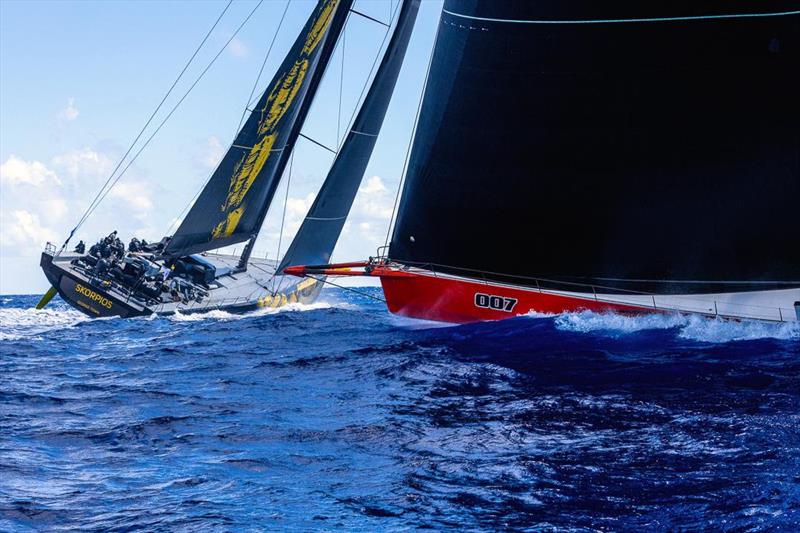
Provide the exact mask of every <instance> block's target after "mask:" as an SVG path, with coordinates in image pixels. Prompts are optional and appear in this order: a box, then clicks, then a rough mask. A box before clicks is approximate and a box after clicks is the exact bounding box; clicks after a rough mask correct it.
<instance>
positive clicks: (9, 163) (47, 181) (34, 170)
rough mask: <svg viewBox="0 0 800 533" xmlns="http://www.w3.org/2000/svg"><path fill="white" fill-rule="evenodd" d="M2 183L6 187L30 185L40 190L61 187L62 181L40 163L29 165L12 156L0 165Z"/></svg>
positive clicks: (32, 162)
mask: <svg viewBox="0 0 800 533" xmlns="http://www.w3.org/2000/svg"><path fill="white" fill-rule="evenodd" d="M0 183H2V184H3V185H5V186H6V187H17V186H20V185H30V186H32V187H37V188H38V187H42V186H44V185H51V184H55V185H60V184H61V180H59V179H58V176H57V175H56V173H55V172H53V171H52V170H50V169H48V168H47V167H46V166H45V165H44V164H42V163H40V162H39V161H31V162H30V163H29V162H27V161H24V160H22V159H20V158H19V157H17V156H15V155H13V154H12V155H11V156H9V158H8V159H7V160H6V162H5V163H3V164H2V165H0Z"/></svg>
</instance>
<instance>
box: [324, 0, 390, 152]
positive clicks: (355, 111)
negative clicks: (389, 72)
mask: <svg viewBox="0 0 800 533" xmlns="http://www.w3.org/2000/svg"><path fill="white" fill-rule="evenodd" d="M399 7H400V4H399V3H398V4H397V8H395V11H394V14H395V15H397V13H398V11H399ZM392 21H394V15H392V16H391V17H390V18H389V26H387V27H386V31H385V32H384V33H383V40H382V41H381V45H380V46H379V47H378V51H377V52H376V53H375V59H373V60H372V66H371V67H370V69H369V74H367V79H366V81H365V82H364V85H363V86H362V87H361V94H359V95H358V100H357V101H356V106H355V108H354V109H353V112H352V113H351V115H350V120H349V121H348V122H347V124H348V129H347V131H348V132H350V130H351V129H352V127H353V124H354V123H355V119H356V115H357V114H358V110H359V108H360V107H361V104H362V103H363V102H362V100H363V98H364V95H365V94H366V92H367V88H368V87H369V86H370V83H369V82H370V79H371V78H372V73H373V72H375V67H376V66H378V60H379V59H380V58H381V50H383V46H384V45H385V44H386V39H387V38H388V37H389V29H390V28H391V23H392ZM356 133H360V132H356ZM345 140H347V135H345V136H343V137H342V144H341V145H340V146H339V147H338V148H339V149H340V150H341V148H342V145H344V141H345ZM331 165H332V163H331Z"/></svg>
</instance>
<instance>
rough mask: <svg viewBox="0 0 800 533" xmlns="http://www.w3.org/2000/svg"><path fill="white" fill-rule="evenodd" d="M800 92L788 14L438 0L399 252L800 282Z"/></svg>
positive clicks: (729, 283) (567, 270)
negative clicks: (439, 6)
mask: <svg viewBox="0 0 800 533" xmlns="http://www.w3.org/2000/svg"><path fill="white" fill-rule="evenodd" d="M798 95H800V3H798V2H796V1H795V2H786V1H774V2H743V1H736V0H734V1H724V2H723V1H685V0H680V1H670V2H660V1H656V2H641V1H635V2H634V1H610V2H591V1H588V0H587V1H580V0H575V1H573V0H558V1H543V2H530V1H527V0H519V1H494V0H493V1H481V2H479V1H474V0H472V1H470V0H445V4H444V11H443V13H442V17H441V21H440V27H439V33H438V36H437V41H436V44H435V49H434V55H433V59H432V64H431V70H430V74H429V79H428V82H427V86H426V90H425V94H424V102H423V105H422V109H421V113H420V117H419V122H418V125H417V129H416V135H415V140H414V144H413V148H412V155H411V159H410V161H409V169H408V172H407V176H406V181H405V184H404V188H403V196H402V202H401V205H400V208H399V213H398V216H397V219H396V223H395V229H394V232H393V235H392V241H391V247H390V252H389V255H390V257H391V258H392V259H394V260H397V261H399V262H401V263H402V262H405V263H412V264H429V263H431V264H437V265H440V266H438V267H436V268H437V269H439V270H444V271H448V272H451V273H455V274H463V275H468V276H472V275H479V276H485V277H487V278H489V279H494V280H499V281H515V282H519V283H532V282H526V281H525V280H522V279H519V278H515V277H512V276H530V277H540V278H545V279H552V280H557V281H561V282H579V283H583V282H591V283H596V284H599V285H604V286H612V287H616V288H620V289H623V288H624V289H633V290H652V291H660V292H679V291H680V292H684V291H686V292H701V291H703V292H705V291H710V292H714V291H721V290H736V289H743V290H744V289H749V288H755V286H756V285H757V283H761V285H759V287H765V286H768V285H776V286H783V287H787V286H800V218H798V213H800V98H799V97H798ZM477 271H480V272H481V273H480V274H477ZM772 282H777V283H772Z"/></svg>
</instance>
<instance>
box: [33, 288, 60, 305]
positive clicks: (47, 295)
mask: <svg viewBox="0 0 800 533" xmlns="http://www.w3.org/2000/svg"><path fill="white" fill-rule="evenodd" d="M57 292H58V290H56V288H55V287H50V288H49V289H47V292H46V293H44V296H42V299H41V300H39V303H38V304H36V309H43V308H44V306H45V305H47V304H49V303H50V300H52V299H53V296H55V295H56V293H57Z"/></svg>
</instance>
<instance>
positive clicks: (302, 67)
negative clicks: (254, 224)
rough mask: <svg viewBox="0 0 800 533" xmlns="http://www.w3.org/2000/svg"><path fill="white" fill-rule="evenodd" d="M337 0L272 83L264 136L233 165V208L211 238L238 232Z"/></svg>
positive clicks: (228, 202) (261, 128)
mask: <svg viewBox="0 0 800 533" xmlns="http://www.w3.org/2000/svg"><path fill="white" fill-rule="evenodd" d="M338 3H339V0H331V1H330V2H328V3H327V4H326V5H325V6H324V7H323V8H322V10H321V11H320V13H319V16H317V19H316V20H315V21H314V24H313V25H312V27H311V30H310V31H309V33H308V35H307V36H306V41H305V43H304V46H303V49H302V52H301V56H300V58H298V59H297V60H296V61H295V63H294V65H293V66H292V68H290V69H289V71H288V72H286V73H285V74H284V75H283V76H281V77H280V79H279V80H278V82H277V83H276V84H275V85H274V86H273V88H272V91H271V92H270V94H269V96H268V97H267V101H266V103H265V105H264V107H263V109H261V110H260V113H261V120H260V121H259V123H258V129H257V132H258V135H259V136H263V137H262V139H261V140H260V141H259V142H257V143H256V144H255V146H253V148H251V149H250V151H249V152H248V153H246V154H244V155H243V156H242V159H241V160H240V161H239V163H238V164H237V165H236V166H235V167H234V172H233V175H232V176H231V181H230V185H229V186H228V195H227V197H226V198H225V201H224V202H223V203H222V205H221V206H220V210H221V211H222V213H226V212H228V211H229V210H231V209H233V211H230V212H228V214H227V215H226V217H225V218H224V219H223V220H222V221H221V222H219V223H218V224H217V225H216V227H215V228H214V230H213V231H212V232H211V238H212V239H220V238H224V237H229V236H231V235H233V233H234V232H235V231H236V226H238V224H239V221H240V220H241V218H242V215H243V214H244V210H245V207H246V206H243V205H242V203H243V202H244V199H245V197H246V196H247V193H248V191H249V190H250V188H251V187H252V185H253V183H254V182H255V180H256V178H258V175H259V174H260V173H261V170H262V169H263V168H264V165H265V164H266V163H267V160H268V159H269V157H270V154H271V150H272V145H273V144H274V143H275V140H276V139H277V136H278V132H277V129H278V126H279V125H280V121H281V119H282V118H283V116H284V115H285V114H286V112H287V111H288V110H289V108H290V107H291V105H292V103H293V102H294V99H295V97H296V96H297V93H298V92H299V91H300V89H301V88H302V86H303V81H304V80H305V77H306V72H307V71H308V66H309V59H308V56H309V55H310V54H312V53H313V52H314V50H315V49H316V48H317V46H318V45H319V43H320V42H321V41H322V39H323V37H324V36H325V33H326V32H327V30H328V27H329V26H330V23H331V20H332V19H333V13H334V11H335V8H336V6H337V4H338Z"/></svg>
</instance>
